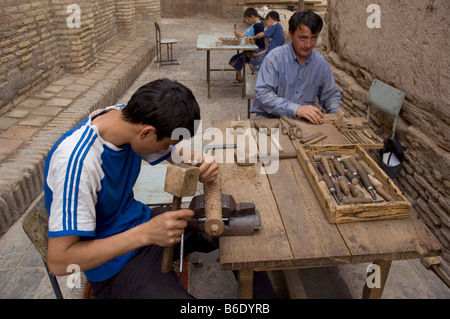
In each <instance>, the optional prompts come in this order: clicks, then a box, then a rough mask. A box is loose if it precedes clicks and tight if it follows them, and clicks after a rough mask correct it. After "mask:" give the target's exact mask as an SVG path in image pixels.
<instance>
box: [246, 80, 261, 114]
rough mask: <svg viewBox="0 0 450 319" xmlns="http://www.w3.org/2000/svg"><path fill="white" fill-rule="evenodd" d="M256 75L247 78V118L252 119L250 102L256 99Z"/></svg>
mask: <svg viewBox="0 0 450 319" xmlns="http://www.w3.org/2000/svg"><path fill="white" fill-rule="evenodd" d="M257 77H258V76H257V75H256V74H250V75H246V76H245V96H246V97H247V117H248V118H250V107H251V105H250V100H251V99H254V98H255V86H256V78H257Z"/></svg>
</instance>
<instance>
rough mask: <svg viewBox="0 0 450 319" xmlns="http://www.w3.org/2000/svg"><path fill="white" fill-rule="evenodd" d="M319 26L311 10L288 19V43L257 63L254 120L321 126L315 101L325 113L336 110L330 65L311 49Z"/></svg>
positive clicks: (336, 95)
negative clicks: (275, 119)
mask: <svg viewBox="0 0 450 319" xmlns="http://www.w3.org/2000/svg"><path fill="white" fill-rule="evenodd" d="M322 26H323V21H322V18H321V17H320V16H318V15H317V14H316V13H314V12H313V11H311V10H306V11H297V12H295V13H294V14H293V15H292V16H291V18H290V19H289V38H290V39H291V42H290V43H288V44H285V45H283V46H280V47H277V48H275V49H273V50H272V51H271V52H270V53H269V54H267V55H266V57H265V58H264V60H263V62H262V64H261V68H260V70H259V73H258V78H257V80H256V86H255V96H256V97H255V101H254V103H253V106H252V107H251V109H250V112H252V113H256V117H257V118H264V117H268V118H273V117H280V116H281V115H285V116H287V117H291V118H305V119H306V120H308V121H310V122H312V123H314V124H321V123H322V122H323V113H322V111H321V110H319V109H318V108H317V107H315V106H314V104H315V101H316V98H318V99H319V103H320V106H321V107H322V108H323V109H324V110H325V112H326V113H335V112H336V111H337V110H338V109H339V107H340V104H341V97H340V92H339V89H338V88H337V87H336V84H335V80H334V76H333V73H332V72H331V69H330V66H329V64H328V62H327V61H326V60H325V58H324V57H323V56H322V55H321V54H320V53H319V52H317V51H316V50H313V48H314V46H315V45H316V43H317V39H318V37H319V33H320V31H321V30H322Z"/></svg>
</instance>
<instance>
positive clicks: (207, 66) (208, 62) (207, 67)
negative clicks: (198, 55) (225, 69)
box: [206, 50, 211, 99]
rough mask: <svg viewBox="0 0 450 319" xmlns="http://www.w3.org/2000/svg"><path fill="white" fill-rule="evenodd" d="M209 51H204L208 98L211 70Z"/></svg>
mask: <svg viewBox="0 0 450 319" xmlns="http://www.w3.org/2000/svg"><path fill="white" fill-rule="evenodd" d="M210 63H211V61H210V51H209V50H207V51H206V82H207V83H208V99H210V98H211V88H210V82H211V81H210V72H211V65H210Z"/></svg>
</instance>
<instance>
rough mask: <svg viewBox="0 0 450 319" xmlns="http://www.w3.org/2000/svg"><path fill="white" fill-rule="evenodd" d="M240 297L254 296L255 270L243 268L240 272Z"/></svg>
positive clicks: (248, 297)
mask: <svg viewBox="0 0 450 319" xmlns="http://www.w3.org/2000/svg"><path fill="white" fill-rule="evenodd" d="M238 289H239V291H238V298H239V299H252V298H253V270H252V269H241V270H239V272H238Z"/></svg>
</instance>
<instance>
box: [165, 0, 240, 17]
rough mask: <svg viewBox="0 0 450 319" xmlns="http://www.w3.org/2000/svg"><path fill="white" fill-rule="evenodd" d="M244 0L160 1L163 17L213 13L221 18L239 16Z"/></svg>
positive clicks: (200, 15) (202, 15) (201, 15)
mask: <svg viewBox="0 0 450 319" xmlns="http://www.w3.org/2000/svg"><path fill="white" fill-rule="evenodd" d="M244 2H245V1H244V0H221V1H217V0H202V1H199V0H164V1H161V16H162V17H163V18H181V17H187V16H188V17H191V16H198V17H199V19H202V18H207V15H213V16H217V17H221V18H241V17H242V13H243V11H244V9H243V8H244V7H243V5H244Z"/></svg>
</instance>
